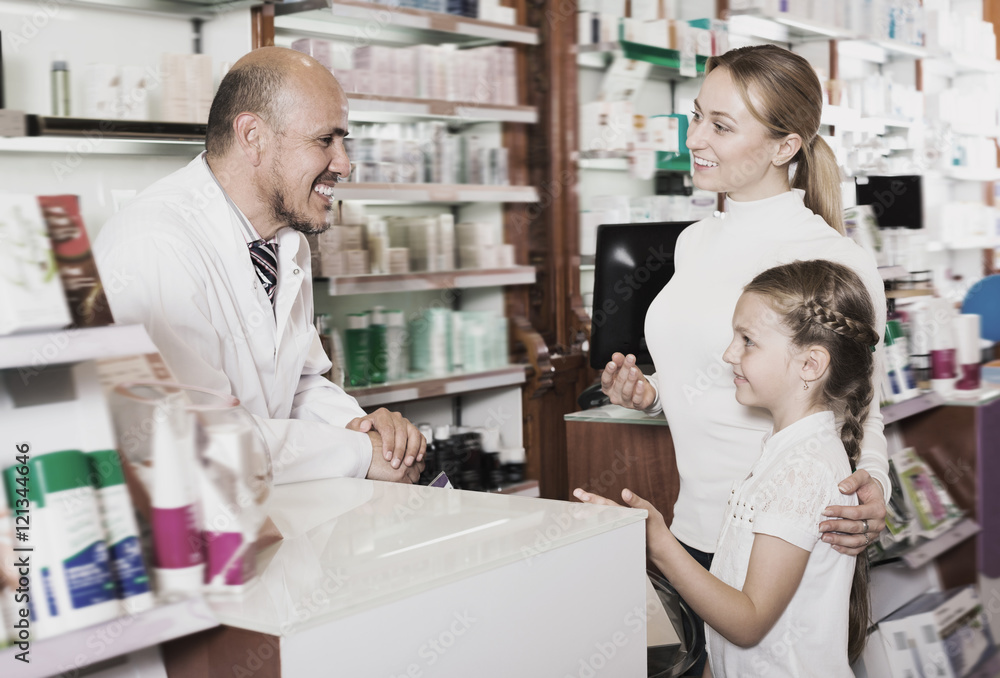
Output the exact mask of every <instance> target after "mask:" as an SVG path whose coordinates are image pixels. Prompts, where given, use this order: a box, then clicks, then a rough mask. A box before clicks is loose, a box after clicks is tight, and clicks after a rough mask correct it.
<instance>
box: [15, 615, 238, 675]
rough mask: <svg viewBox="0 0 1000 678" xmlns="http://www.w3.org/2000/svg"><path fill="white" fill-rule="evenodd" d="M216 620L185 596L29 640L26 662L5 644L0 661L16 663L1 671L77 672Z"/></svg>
mask: <svg viewBox="0 0 1000 678" xmlns="http://www.w3.org/2000/svg"><path fill="white" fill-rule="evenodd" d="M218 625H219V622H218V621H216V619H215V616H214V615H213V613H212V611H211V609H210V608H209V606H208V604H207V603H206V602H205V600H204V599H202V598H191V599H189V600H182V601H179V602H174V603H167V604H164V605H158V606H156V607H154V608H152V609H150V610H146V611H145V612H140V613H138V614H136V615H133V616H125V617H119V618H118V619H115V620H111V621H107V622H101V623H100V624H98V625H96V626H89V627H85V628H82V629H77V630H75V631H69V632H67V633H63V634H61V635H58V636H54V637H52V638H46V639H45V640H33V641H31V654H30V659H31V663H29V664H23V663H21V662H19V661H17V660H16V659H14V655H15V654H17V653H18V652H20V650H19V649H18V648H17V646H16V645H15V646H11V647H8V648H6V649H4V650H0V665H2V666H4V667H8V666H13V667H16V668H14V669H12V670H13V674H9V673H7V670H6V669H5V670H4V672H3V675H5V676H6V675H16V676H18V677H19V678H44V676H55V675H80V673H81V672H85V673H89V672H86V671H83V669H85V668H87V667H90V666H92V665H94V664H98V663H100V662H104V661H107V660H108V659H112V658H114V657H120V656H122V655H126V654H128V653H130V652H135V651H137V650H142V649H144V648H147V647H154V646H156V645H159V644H160V643H165V642H167V641H170V640H174V639H176V638H181V637H183V636H187V635H191V634H192V633H197V632H199V631H204V630H206V629H211V628H214V627H216V626H218ZM102 638H103V640H102ZM73 669H76V670H73Z"/></svg>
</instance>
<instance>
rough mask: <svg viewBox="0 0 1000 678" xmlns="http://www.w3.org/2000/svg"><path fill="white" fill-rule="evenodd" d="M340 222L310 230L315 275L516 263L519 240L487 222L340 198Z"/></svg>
mask: <svg viewBox="0 0 1000 678" xmlns="http://www.w3.org/2000/svg"><path fill="white" fill-rule="evenodd" d="M334 214H335V220H336V224H335V225H333V226H331V227H330V228H328V229H327V230H326V231H324V232H323V233H320V234H318V235H310V236H307V239H308V240H309V247H310V253H311V265H312V272H313V276H314V277H323V278H336V277H342V276H358V275H368V274H373V275H392V274H398V273H411V272H413V273H421V272H436V271H454V270H457V269H462V270H467V269H481V270H485V269H495V268H511V267H513V266H514V265H515V261H514V246H513V245H509V244H504V243H502V242H500V241H499V233H498V231H499V229H497V228H496V227H495V226H494V225H492V224H489V223H484V222H462V223H459V224H456V223H455V218H454V217H453V216H452V215H451V214H448V213H445V214H438V215H435V216H420V217H401V216H388V217H383V216H378V215H371V214H367V213H366V211H365V208H364V206H363V205H361V204H359V203H354V202H341V203H339V204H338V207H337V210H336V211H335V213H334Z"/></svg>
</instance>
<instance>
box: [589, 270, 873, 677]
mask: <svg viewBox="0 0 1000 678" xmlns="http://www.w3.org/2000/svg"><path fill="white" fill-rule="evenodd" d="M743 289H744V291H743V294H742V296H740V298H739V301H738V302H737V305H736V311H735V313H734V314H733V339H732V342H731V343H730V344H729V348H727V349H726V352H725V354H724V356H723V358H724V359H725V361H726V362H727V363H729V364H731V365H732V366H733V375H734V377H735V378H734V382H735V384H736V399H737V400H738V401H739V403H740V404H742V405H745V406H748V407H759V408H762V409H764V410H767V412H769V413H770V415H771V418H772V420H773V428H772V431H771V432H770V433H769V434H767V435H766V436H765V437H764V440H763V443H762V445H761V453H760V457H759V458H758V459H757V461H756V462H755V463H754V465H753V467H752V468H751V470H750V473H749V474H748V475H747V476H746V478H743V479H741V480H738V481H737V482H735V483H734V484H733V489H732V492H731V494H730V499H729V507H728V513H727V515H726V520H725V523H724V525H723V527H722V533H721V535H720V536H719V541H718V545H717V548H716V552H715V559H714V560H713V562H712V568H711V573H709V572H707V571H706V570H705V569H704V568H703V567H701V566H700V565H699V564H698V563H697V562H696V561H695V559H694V558H693V557H691V556H690V555H689V554H688V553H687V551H686V550H685V549H684V547H683V546H682V545H681V544H680V543H679V542H678V541H677V540H676V539H675V538H674V536H673V535H672V534H671V532H670V530H669V529H668V528H667V526H666V523H665V522H664V520H663V516H662V515H661V514H660V513H659V512H658V511H657V510H656V509H655V508H654V507H653V506H652V505H651V504H650V503H649V502H647V501H645V500H643V499H641V498H639V497H637V496H635V495H634V494H633V493H631V492H630V491H629V490H627V489H626V490H624V491H623V492H622V498H623V499H624V500H625V502H626V503H627V504H628V505H629V506H632V507H634V508H642V509H646V510H647V511H648V512H649V517H648V518H647V521H646V526H647V527H646V541H647V548H648V550H649V555H650V559H651V560H652V561H653V563H654V564H655V565H656V566H657V567H658V568H660V570H661V571H662V572H663V574H664V575H666V577H667V579H668V580H670V582H671V583H672V584H673V585H674V587H675V588H676V589H677V592H678V593H679V594H680V595H681V597H682V598H683V599H684V600H685V601H687V603H688V604H689V605H690V606H691V607H692V608H693V609H694V611H695V612H696V613H697V614H698V615H699V616H700V617H701V618H702V619H704V620H705V623H706V625H707V627H708V628H706V635H707V639H708V645H707V653H708V657H709V666H708V668H707V669H706V671H705V675H707V676H713V675H714V676H715V677H716V678H721V677H722V676H740V677H741V676H751V675H752V676H763V675H767V676H796V677H803V676H821V677H822V678H836V677H839V676H852V675H853V673H851V669H850V662H851V661H853V660H854V659H856V658H857V657H858V656H859V655H860V653H861V649H862V648H863V647H864V639H865V633H866V631H867V626H868V624H867V619H868V597H867V561H866V560H865V557H864V556H863V555H862V556H859V557H857V558H855V557H854V556H851V555H847V554H845V553H840V552H838V551H835V550H833V549H830V548H823V547H822V545H820V546H821V547H820V548H816V546H817V543H818V542H819V538H820V532H819V523H820V522H821V521H823V520H825V518H824V516H825V515H826V514H827V511H826V507H828V506H831V505H835V504H837V503H842V504H856V502H857V500H856V497H854V496H853V495H843V494H841V492H840V490H839V489H838V487H837V484H838V482H840V481H841V480H842V479H843V478H844V477H846V476H847V475H849V474H850V472H851V471H853V469H854V465H855V464H856V462H857V460H858V456H859V455H860V450H861V446H860V444H861V438H862V435H863V432H864V431H863V428H862V427H863V425H864V422H865V418H866V417H867V415H868V405H869V403H870V402H871V399H872V366H873V359H872V353H873V350H874V346H875V344H876V343H877V342H878V338H879V337H878V335H877V334H876V332H875V329H874V327H875V312H874V309H873V306H872V302H871V298H870V296H869V295H868V293H867V291H866V289H865V285H864V283H862V281H861V279H860V278H859V277H858V276H857V275H856V274H855V273H853V272H852V271H851V270H850V269H848V268H846V267H844V266H841V265H840V264H835V263H832V262H829V261H804V262H803V261H798V262H795V263H792V264H786V265H784V266H778V267H775V268H771V269H768V270H766V271H764V272H763V273H761V274H759V275H758V276H757V277H755V278H754V279H753V281H752V282H751V283H750V284H749V285H747V286H746V287H744V288H743ZM574 495H575V496H576V497H577V498H578V499H580V500H581V501H587V502H591V503H595V504H613V503H614V502H611V501H609V500H607V499H604V498H602V497H598V496H596V495H590V494H587V493H586V492H584V491H583V490H581V489H577V490H576V491H575V492H574ZM849 603H850V604H849Z"/></svg>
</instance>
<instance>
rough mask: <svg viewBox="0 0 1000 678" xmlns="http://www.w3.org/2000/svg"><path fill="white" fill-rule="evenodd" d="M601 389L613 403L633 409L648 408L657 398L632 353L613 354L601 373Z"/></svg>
mask: <svg viewBox="0 0 1000 678" xmlns="http://www.w3.org/2000/svg"><path fill="white" fill-rule="evenodd" d="M601 391H603V392H604V394H605V395H606V396H608V397H609V398H610V399H611V403H612V404H614V405H621V406H622V407H628V408H629V409H633V410H648V409H649V408H650V406H651V405H652V404H653V400H654V399H655V398H656V392H655V391H654V389H653V387H652V386H650V384H649V382H648V381H646V377H644V376H643V375H642V372H641V371H640V370H639V368H638V367H636V366H635V356H634V355H632V354H631V353H630V354H628V355H622V354H621V353H615V354H614V355H613V356H611V362H609V363H608V364H607V366H605V368H604V372H602V373H601Z"/></svg>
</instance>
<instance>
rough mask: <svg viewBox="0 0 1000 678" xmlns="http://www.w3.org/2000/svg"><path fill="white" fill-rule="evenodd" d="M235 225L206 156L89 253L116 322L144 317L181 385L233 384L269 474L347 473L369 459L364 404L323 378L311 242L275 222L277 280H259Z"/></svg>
mask: <svg viewBox="0 0 1000 678" xmlns="http://www.w3.org/2000/svg"><path fill="white" fill-rule="evenodd" d="M243 228H244V227H243V225H242V223H241V221H240V218H239V216H237V215H236V213H235V212H234V210H233V209H232V208H231V207H230V205H229V203H228V201H227V200H226V197H225V195H224V194H223V193H222V191H221V189H220V187H219V185H218V184H217V183H216V181H215V179H214V177H213V176H212V174H211V171H210V170H209V168H208V165H207V163H206V162H205V161H204V159H203V156H199V157H198V158H195V159H194V160H192V161H191V163H190V164H188V165H187V166H186V167H184V168H183V169H180V170H178V171H177V172H174V173H173V174H171V175H170V176H168V177H166V178H164V179H162V180H160V181H158V182H156V183H155V184H153V185H152V186H150V187H149V188H147V189H146V190H144V191H143V192H142V193H140V194H139V195H138V196H136V198H135V199H134V200H132V201H130V202H129V203H128V204H127V205H126V206H125V207H124V208H123V209H122V210H121V211H120V212H118V213H117V214H116V215H115V216H114V217H112V218H111V220H110V221H108V223H107V224H106V225H105V226H104V228H103V229H102V230H101V232H100V234H99V236H98V238H97V241H96V242H95V244H94V252H95V255H96V259H97V264H98V268H99V270H100V272H101V276H102V277H103V278H104V279H105V280H109V279H121V280H124V281H125V282H124V284H122V285H121V286H120V288H119V289H117V290H115V291H112V290H108V300H109V302H110V304H111V310H112V312H113V313H114V316H115V320H116V322H119V323H142V324H143V325H144V326H145V327H146V330H147V331H148V332H149V335H150V337H152V339H153V342H154V343H155V344H156V346H157V347H158V348H159V349H160V352H161V353H162V355H163V358H164V360H165V361H166V363H167V365H168V366H169V367H170V369H171V370H172V371H173V373H174V376H175V377H176V378H177V379H178V380H179V381H180V382H181V383H184V384H193V385H197V386H202V387H204V388H209V389H213V390H216V391H222V392H224V393H231V394H233V395H235V396H236V397H237V398H239V399H240V402H241V403H242V404H243V406H244V407H245V408H246V409H247V410H248V411H249V412H250V413H251V414H252V415H253V416H254V418H255V420H256V421H257V423H258V425H259V427H260V430H261V432H262V433H263V437H264V439H265V440H266V444H267V448H268V452H269V453H270V455H271V461H272V466H273V469H274V479H275V482H276V483H291V482H298V481H301V480H312V479H316V478H328V477H338V476H350V477H356V478H363V477H365V475H366V474H367V472H368V468H369V466H370V465H371V455H372V447H371V441H370V439H369V437H368V435H367V434H364V433H358V432H356V431H349V430H347V429H345V428H344V426H345V425H346V424H347V422H349V421H350V420H351V419H353V418H355V417H357V416H361V415H363V414H364V410H362V409H361V407H360V406H359V405H358V403H357V401H356V400H355V399H354V398H352V397H351V396H349V395H347V394H346V393H345V392H344V391H343V390H342V389H340V388H339V387H337V386H335V385H334V384H333V383H331V382H330V381H329V380H327V379H325V378H324V377H323V376H321V375H322V374H323V373H325V372H326V371H327V370H328V369H329V368H330V361H329V359H328V358H327V357H326V355H325V353H324V351H323V348H322V345H321V344H320V341H319V335H318V333H317V332H316V329H315V326H314V325H313V297H312V280H311V270H310V262H309V245H308V243H307V242H306V239H305V237H304V236H303V235H301V234H300V233H298V232H297V231H294V230H292V229H290V228H284V229H282V230H281V231H279V232H278V235H277V238H278V287H277V290H276V293H275V303H274V309H273V312H272V308H271V302H270V301H269V300H268V298H267V295H266V294H265V293H264V290H263V288H262V286H261V285H260V284H259V282H258V279H257V275H256V273H255V272H254V267H253V264H252V263H251V261H250V255H249V252H248V250H247V244H246V238H245V237H244V236H243V233H242V230H241V229H243Z"/></svg>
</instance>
